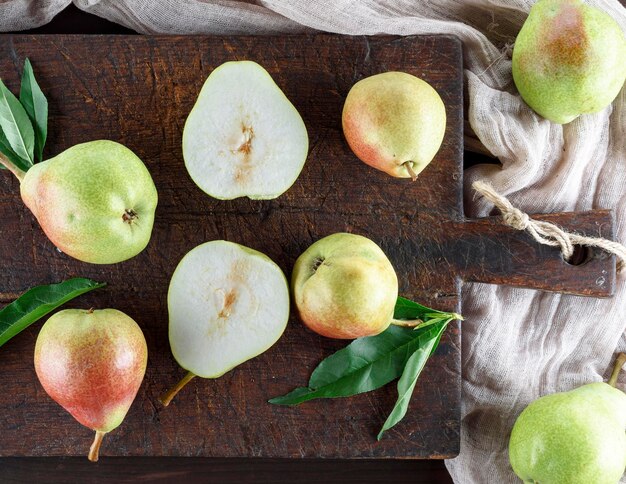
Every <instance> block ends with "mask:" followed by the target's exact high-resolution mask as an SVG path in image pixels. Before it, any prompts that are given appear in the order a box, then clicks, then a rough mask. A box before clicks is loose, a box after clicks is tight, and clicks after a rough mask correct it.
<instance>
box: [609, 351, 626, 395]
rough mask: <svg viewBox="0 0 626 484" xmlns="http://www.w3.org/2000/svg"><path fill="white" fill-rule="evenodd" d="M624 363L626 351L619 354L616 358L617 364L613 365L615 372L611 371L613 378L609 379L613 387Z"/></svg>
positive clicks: (625, 361)
mask: <svg viewBox="0 0 626 484" xmlns="http://www.w3.org/2000/svg"><path fill="white" fill-rule="evenodd" d="M624 363H626V353H620V354H619V355H617V358H616V359H615V365H614V366H613V373H611V378H609V381H608V383H609V385H611V386H612V387H614V386H615V384H616V383H617V377H618V376H619V372H620V371H621V369H622V367H623V366H624Z"/></svg>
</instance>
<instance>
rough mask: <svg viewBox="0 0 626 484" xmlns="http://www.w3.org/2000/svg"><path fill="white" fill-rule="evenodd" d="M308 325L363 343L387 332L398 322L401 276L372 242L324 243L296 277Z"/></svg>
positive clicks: (340, 236)
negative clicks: (361, 340)
mask: <svg viewBox="0 0 626 484" xmlns="http://www.w3.org/2000/svg"><path fill="white" fill-rule="evenodd" d="M291 287H292V291H293V296H294V301H295V304H296V307H297V309H298V313H299V314H300V318H301V319H302V322H303V323H304V324H305V325H306V326H308V327H309V328H310V329H312V330H313V331H315V332H316V333H319V334H321V335H322V336H327V337H329V338H339V339H352V338H360V337H363V336H373V335H376V334H379V333H382V332H383V331H384V330H386V329H387V328H388V327H389V325H390V324H392V323H396V324H401V325H403V326H410V325H411V322H410V321H402V322H400V321H395V320H394V319H393V312H394V308H395V304H396V300H397V298H398V278H397V276H396V272H395V271H394V269H393V266H392V265H391V262H389V259H388V258H387V256H386V255H385V253H384V252H383V251H382V249H381V248H380V247H378V245H376V244H375V243H374V242H373V241H371V240H370V239H368V238H366V237H362V236H360V235H355V234H347V233H337V234H332V235H329V236H327V237H324V238H323V239H320V240H318V241H317V242H315V243H314V244H312V245H311V246H310V247H309V248H308V249H307V250H305V251H304V252H303V253H302V254H301V255H300V257H298V259H297V260H296V264H295V266H294V268H293V274H292V277H291Z"/></svg>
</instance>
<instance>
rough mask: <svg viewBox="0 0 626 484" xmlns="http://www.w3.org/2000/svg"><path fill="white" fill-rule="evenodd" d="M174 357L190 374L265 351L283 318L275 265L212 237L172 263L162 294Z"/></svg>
mask: <svg viewBox="0 0 626 484" xmlns="http://www.w3.org/2000/svg"><path fill="white" fill-rule="evenodd" d="M167 304H168V308H169V339H170V346H171V348H172V353H173V354H174V358H176V361H178V363H179V364H180V366H182V367H183V368H185V369H186V370H189V371H190V372H191V373H193V374H194V375H197V376H200V377H203V378H217V377H219V376H221V375H223V374H224V373H226V372H227V371H229V370H231V369H232V368H234V367H235V366H237V365H239V364H241V363H243V362H244V361H247V360H249V359H251V358H254V357H255V356H257V355H259V354H261V353H263V352H264V351H266V350H267V349H268V348H270V346H272V345H273V344H274V343H275V342H276V341H277V340H278V339H279V338H280V336H281V335H282V334H283V331H284V330H285V327H286V326H287V321H288V319H289V289H288V286H287V279H286V278H285V275H284V274H283V272H282V270H281V269H280V267H278V266H277V265H276V264H275V263H274V262H273V261H272V260H271V259H270V258H269V257H267V256H266V255H264V254H262V253H261V252H258V251H256V250H253V249H249V248H248V247H244V246H242V245H239V244H235V243H232V242H227V241H225V240H216V241H212V242H207V243H205V244H202V245H199V246H198V247H196V248H195V249H192V250H191V251H190V252H189V253H187V255H185V257H183V259H182V260H181V261H180V263H179V264H178V267H177V268H176V270H175V272H174V275H173V276H172V280H171V282H170V287H169V293H168V297H167Z"/></svg>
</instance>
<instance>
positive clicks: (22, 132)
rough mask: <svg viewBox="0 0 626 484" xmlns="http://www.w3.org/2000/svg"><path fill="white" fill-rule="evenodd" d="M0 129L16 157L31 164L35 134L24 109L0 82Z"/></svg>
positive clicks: (0, 81)
mask: <svg viewBox="0 0 626 484" xmlns="http://www.w3.org/2000/svg"><path fill="white" fill-rule="evenodd" d="M0 128H2V131H3V132H4V135H5V136H6V138H7V140H8V142H9V145H10V146H11V149H12V150H13V151H14V152H15V154H16V155H17V156H19V157H20V158H22V159H23V160H24V161H26V162H27V163H28V164H29V165H32V164H33V149H34V144H35V134H34V131H33V125H32V124H31V122H30V119H29V117H28V114H26V111H25V110H24V107H23V106H22V105H21V104H20V102H19V101H18V100H17V98H16V97H15V96H14V95H13V93H12V92H11V91H9V90H8V89H7V87H6V86H5V85H4V82H2V80H0Z"/></svg>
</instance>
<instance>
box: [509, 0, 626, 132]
mask: <svg viewBox="0 0 626 484" xmlns="http://www.w3.org/2000/svg"><path fill="white" fill-rule="evenodd" d="M512 62H513V64H512V69H513V80H514V81H515V85H516V86H517V89H518V91H519V93H520V94H521V96H522V98H523V99H524V101H526V103H527V104H528V105H529V106H530V107H531V108H532V109H534V110H535V111H536V112H537V113H538V114H540V115H541V116H543V117H544V118H546V119H549V120H550V121H553V122H555V123H559V124H565V123H569V122H570V121H572V120H574V119H575V118H577V117H578V116H580V115H581V114H585V113H594V112H597V111H600V110H602V109H604V108H605V107H606V106H608V105H609V104H610V103H611V102H612V101H613V99H615V97H616V96H617V94H618V93H619V91H620V89H621V88H622V85H623V84H624V79H626V39H625V38H624V33H623V32H622V30H621V28H620V26H619V25H618V24H617V23H616V22H615V21H614V20H613V19H612V18H611V17H610V16H609V15H608V14H607V13H606V12H603V11H602V10H599V9H597V8H594V7H591V6H589V5H585V4H584V3H583V2H582V1H580V0H539V1H538V2H537V3H535V4H534V5H533V7H532V8H531V9H530V13H529V15H528V18H527V19H526V22H524V25H523V26H522V29H521V30H520V32H519V34H518V36H517V39H516V40H515V46H514V48H513V58H512Z"/></svg>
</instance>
